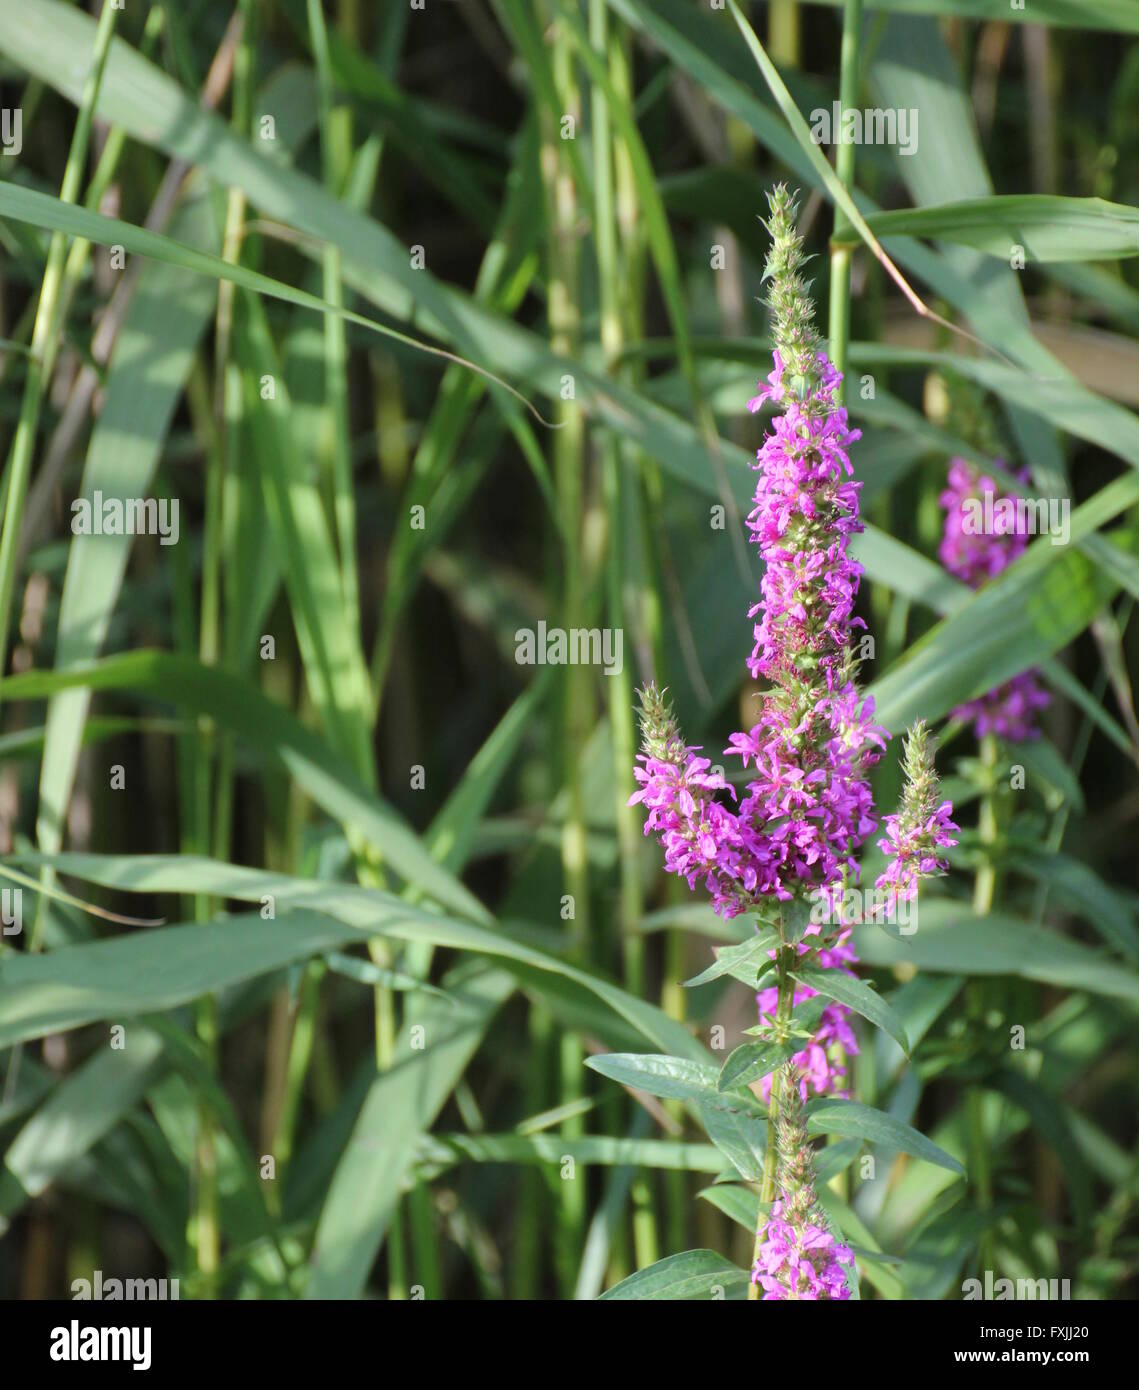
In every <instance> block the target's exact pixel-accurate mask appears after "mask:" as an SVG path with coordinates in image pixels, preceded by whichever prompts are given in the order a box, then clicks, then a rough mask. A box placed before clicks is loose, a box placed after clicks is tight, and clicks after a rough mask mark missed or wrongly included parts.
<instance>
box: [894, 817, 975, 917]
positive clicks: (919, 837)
mask: <svg viewBox="0 0 1139 1390" xmlns="http://www.w3.org/2000/svg"><path fill="white" fill-rule="evenodd" d="M952 815H953V805H952V803H951V802H948V801H943V802H942V803H941V805H940V806H938V807H937V809H936V810H935V811H934V812H933V813H932V815H929V816H925V817H919V818H917V819H914V820H909V819H907V817H906V815H905V814H904V813H903V812H899V813H898V814H897V815H894V816H887V817H886V834H885V835H884V836H883V838H882V839H881V840H879V841H878V848H879V849H882V850H885V852H886V853H887V854H888V855H889V856H890V862H889V864H888V865H887V866H886V871H885V873H882V874H879V875H878V877H877V878H876V879H875V880H874V886H875V887H876V888H880V889H882V890H883V891H884V892H885V893H886V895H887V896H886V899H885V901H884V902H883V904H882V910H883V911H884V912H885V913H886V914H887V915H889V913H891V912H892V911H893V910H894V908H895V907H896V906H897V904H898V902H899V901H902V902H905V901H908V900H910V899H912V898H915V897H917V891H918V880H919V879H920V878H923V877H926V876H928V875H931V874H943V873H944V872H945V871H946V869H948V868H949V864H948V861H947V860H945V859H941V858H939V857H938V853H937V852H938V850H939V849H951V848H952V847H953V846H954V845H955V844H956V843H957V841H956V840H955V839H954V838H953V836H952V834H951V833H950V832H951V831H954V830H959V829H960V826H958V825H956V824H955V823H954V821H953V820H952V819H951V817H952Z"/></svg>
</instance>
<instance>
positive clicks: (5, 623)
mask: <svg viewBox="0 0 1139 1390" xmlns="http://www.w3.org/2000/svg"><path fill="white" fill-rule="evenodd" d="M117 14H118V11H117V10H116V9H115V7H114V5H112V4H111V3H110V0H107V2H106V3H104V5H103V9H102V12H101V13H100V15H99V23H98V25H97V26H96V29H95V42H94V47H93V50H92V54H91V66H90V69H89V70H88V73H87V78H86V80H85V82H84V84H83V94H82V96H81V98H80V101H79V109H78V112H77V115H76V118H75V128H74V130H73V131H72V134H71V148H70V149H69V151H68V155H67V163H66V165H65V166H64V170H63V182H62V183H61V185H60V189H59V199H60V202H63V203H74V202H76V201H77V199H78V197H79V190H80V187H81V185H82V181H83V171H84V169H85V167H86V164H87V151H88V148H89V147H90V143H91V125H92V122H93V120H94V117H95V105H96V103H97V102H98V99H99V88H100V87H101V86H102V82H103V72H104V70H105V68H106V65H107V55H108V54H109V53H110V50H111V39H112V37H113V35H114V31H115V18H116V16H117ZM67 248H68V238H67V236H66V235H65V234H64V233H63V232H53V233H52V237H51V241H50V242H49V244H48V253H47V264H46V266H45V268H44V276H43V281H42V283H41V285H40V297H39V304H38V306H37V308H36V319H35V326H34V327H33V329H32V342H31V352H30V355H29V357H28V365H27V375H26V376H25V378H24V392H23V397H22V399H21V402H20V415H19V419H18V421H17V424H16V433H15V435H14V437H13V439H12V448H11V452H10V454H9V456H8V469H7V471H8V495H7V498H6V499H5V506H4V524H3V528H2V529H0V673H2V672H3V671H4V670H5V669H6V667H7V664H8V637H9V634H10V632H11V618H12V598H13V593H14V590H15V586H16V563H17V559H18V552H19V541H20V523H21V521H22V519H23V514H24V502H25V500H26V498H27V494H28V483H29V481H30V479H31V472H32V457H33V455H34V453H35V444H36V433H37V431H38V429H39V421H40V410H41V407H42V405H43V397H44V392H45V390H46V387H47V384H48V381H49V380H50V377H51V370H52V366H53V364H54V361H55V352H56V347H57V345H58V342H59V336H60V332H61V330H62V322H61V315H60V313H59V309H60V304H61V292H62V289H63V284H64V270H65V266H66V261H67Z"/></svg>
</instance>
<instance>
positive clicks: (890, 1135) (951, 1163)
mask: <svg viewBox="0 0 1139 1390" xmlns="http://www.w3.org/2000/svg"><path fill="white" fill-rule="evenodd" d="M807 1129H808V1131H809V1132H810V1133H812V1134H843V1135H848V1136H849V1137H850V1138H853V1139H865V1140H866V1141H867V1142H868V1143H871V1144H883V1145H885V1146H886V1147H887V1148H889V1149H891V1150H900V1151H901V1152H902V1153H908V1154H912V1155H913V1156H914V1157H915V1158H923V1159H925V1161H926V1162H927V1163H934V1164H936V1165H937V1166H938V1167H939V1168H948V1169H949V1171H950V1172H952V1173H960V1174H962V1175H964V1173H965V1169H964V1168H963V1167H962V1165H961V1163H960V1162H959V1161H958V1160H957V1159H956V1158H954V1157H953V1156H952V1155H951V1154H947V1153H946V1152H945V1150H944V1149H941V1148H939V1147H938V1146H937V1145H936V1144H935V1143H934V1142H933V1140H932V1139H927V1138H926V1137H925V1135H924V1134H919V1133H918V1131H917V1130H916V1129H913V1128H912V1127H911V1126H910V1125H907V1124H903V1123H902V1121H901V1120H896V1119H895V1118H894V1117H893V1115H887V1114H885V1113H884V1112H883V1111H881V1110H874V1109H873V1108H872V1107H871V1106H869V1105H861V1104H859V1103H858V1102H857V1101H853V1100H836V1099H834V1098H832V1097H826V1098H824V1099H819V1100H813V1101H811V1102H810V1103H809V1104H808V1106H807Z"/></svg>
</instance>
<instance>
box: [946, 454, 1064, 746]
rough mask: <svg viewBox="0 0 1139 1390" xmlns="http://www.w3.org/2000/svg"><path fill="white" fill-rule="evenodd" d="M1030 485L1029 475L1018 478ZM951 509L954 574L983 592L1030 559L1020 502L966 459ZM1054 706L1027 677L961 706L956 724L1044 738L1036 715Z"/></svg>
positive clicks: (958, 462)
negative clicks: (1012, 567)
mask: <svg viewBox="0 0 1139 1390" xmlns="http://www.w3.org/2000/svg"><path fill="white" fill-rule="evenodd" d="M1015 476H1016V478H1017V479H1018V481H1020V482H1022V483H1024V482H1027V481H1028V478H1029V474H1028V470H1027V469H1022V470H1021V471H1020V472H1019V473H1017V474H1016V475H1015ZM938 500H939V501H940V503H941V505H942V507H943V508H944V509H945V534H944V535H943V537H942V540H941V546H940V548H939V550H938V555H939V556H940V558H941V563H942V564H943V565H944V566H945V568H946V569H947V570H949V572H950V573H951V574H954V575H956V576H957V578H958V579H962V580H964V581H965V583H966V584H968V585H969V587H970V588H972V589H979V588H980V587H981V585H982V584H984V583H985V582H986V581H987V580H989V579H993V578H995V577H996V576H997V575H998V574H1000V573H1001V571H1002V570H1005V569H1007V568H1008V567H1009V565H1011V564H1012V562H1013V561H1014V560H1017V559H1019V558H1020V556H1021V555H1023V554H1024V551H1025V548H1026V547H1027V545H1028V530H1027V527H1026V526H1025V524H1024V523H1025V518H1024V515H1023V513H1022V512H1020V511H1018V509H1017V508H1016V506H1015V500H1016V499H1015V497H1014V496H1013V495H1012V494H1011V493H1006V492H1002V491H1001V490H1000V487H999V486H998V484H997V483H996V482H995V481H994V479H992V478H990V477H989V476H988V475H987V474H982V473H980V472H978V470H977V469H976V468H974V467H973V466H972V465H971V464H969V463H966V461H965V460H964V459H960V458H955V459H950V461H949V478H948V483H947V486H946V488H945V490H944V491H943V492H942V494H941V496H940V498H939V499H938ZM1048 703H1049V699H1048V695H1047V693H1046V692H1045V691H1044V689H1043V688H1042V687H1041V685H1040V683H1039V681H1038V680H1037V678H1036V676H1035V674H1034V673H1033V672H1032V671H1022V672H1021V673H1020V674H1019V675H1016V676H1014V677H1013V678H1012V680H1009V681H1005V683H1004V684H1003V685H998V686H996V687H995V688H994V689H992V690H990V691H988V692H987V693H986V694H984V695H982V696H980V697H979V698H978V699H976V700H970V701H968V702H967V703H966V704H964V705H959V706H958V707H957V708H956V709H955V710H954V711H953V717H954V718H955V719H961V720H963V721H965V722H966V723H969V724H972V726H973V729H974V732H975V733H976V735H977V737H978V738H983V737H984V736H985V735H986V734H995V735H996V736H997V737H998V738H1005V739H1009V740H1011V741H1013V742H1020V741H1022V740H1024V739H1032V738H1038V737H1039V736H1040V731H1039V729H1038V728H1037V727H1036V719H1035V715H1036V711H1037V710H1041V709H1044V708H1045V707H1046V706H1047V705H1048Z"/></svg>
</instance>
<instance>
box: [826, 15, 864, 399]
mask: <svg viewBox="0 0 1139 1390" xmlns="http://www.w3.org/2000/svg"><path fill="white" fill-rule="evenodd" d="M861 34H862V0H846V4H845V6H844V8H843V14H842V59H841V66H840V69H839V87H838V91H839V105H840V108H841V109H842V110H843V111H849V110H853V109H854V108H855V107H856V106H857V105H858V67H859V43H860V39H861ZM836 136H837V138H838V140H839V143H838V148H837V151H836V153H835V161H834V167H835V173H836V174H837V175H838V177H839V179H840V180H841V181H842V186H843V187H844V188H847V189H849V188H851V187H853V185H854V149H855V147H854V144H853V143H852V142H847V141H844V140H842V139H841V127H840V130H839V132H837V133H836ZM849 230H850V222H849V219H848V218H847V216H846V214H845V213H844V212H843V210H842V209H841V208H840V207H838V206H837V205H836V206H835V210H834V234H835V239H836V240H838V239H839V237H840V235H841V234H842V233H843V232H847V231H849ZM851 255H852V248H851V247H849V246H832V247H831V298H830V359H831V362H832V363H833V364H834V366H835V367H836V368H837V369H838V370H839V371H840V372H841V373H842V374H843V377H844V378H845V376H846V358H847V349H848V347H849V346H850V260H851ZM845 393H846V382H845V380H844V381H843V383H842V385H841V386H840V387H839V399H840V400H842V399H843V398H844V397H845Z"/></svg>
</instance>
